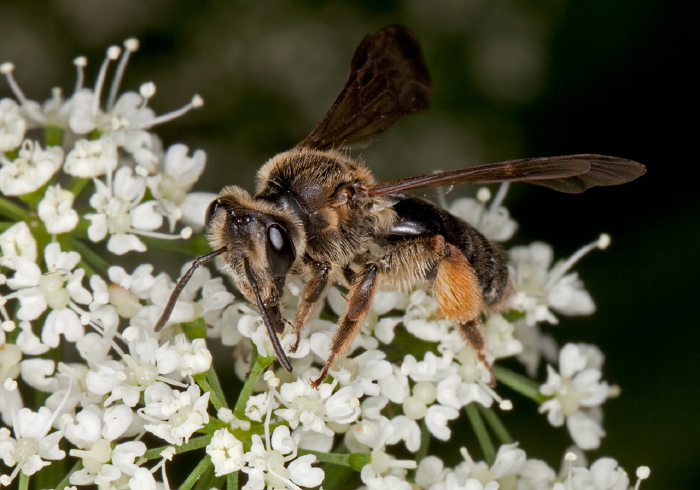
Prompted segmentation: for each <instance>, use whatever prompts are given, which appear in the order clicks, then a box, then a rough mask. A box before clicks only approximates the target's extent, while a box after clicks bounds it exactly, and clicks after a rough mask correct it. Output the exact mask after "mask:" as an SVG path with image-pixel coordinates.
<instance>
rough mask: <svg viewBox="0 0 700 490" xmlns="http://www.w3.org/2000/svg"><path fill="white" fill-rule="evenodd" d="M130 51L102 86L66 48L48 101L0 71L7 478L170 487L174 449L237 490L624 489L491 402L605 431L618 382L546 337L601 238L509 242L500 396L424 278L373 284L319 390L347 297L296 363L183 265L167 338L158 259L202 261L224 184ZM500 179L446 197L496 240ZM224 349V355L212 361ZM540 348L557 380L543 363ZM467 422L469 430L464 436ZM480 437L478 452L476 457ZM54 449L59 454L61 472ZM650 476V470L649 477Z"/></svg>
mask: <svg viewBox="0 0 700 490" xmlns="http://www.w3.org/2000/svg"><path fill="white" fill-rule="evenodd" d="M137 49H138V43H137V42H136V41H135V40H127V41H126V42H125V43H124V47H123V49H122V48H119V47H114V46H113V47H110V48H109V49H108V50H107V55H106V57H105V59H104V61H103V62H102V64H101V66H100V70H99V72H98V75H97V79H96V81H95V83H94V84H93V85H92V86H91V87H88V86H87V85H86V83H85V78H84V67H85V66H86V63H87V60H86V59H85V58H83V57H78V58H76V59H75V60H74V64H75V67H76V71H77V80H76V84H75V87H74V89H73V90H72V92H71V93H70V95H64V92H63V90H61V89H58V88H57V89H54V90H53V91H52V94H51V97H50V98H49V99H48V100H47V101H45V102H43V103H39V102H35V101H33V100H30V99H29V98H27V96H26V95H25V94H24V93H23V91H22V90H21V88H20V84H19V83H18V82H17V81H16V80H15V78H14V69H15V67H14V65H13V64H11V63H3V64H1V65H0V73H2V74H3V75H4V76H5V78H6V80H7V83H8V85H9V87H10V89H11V90H12V92H13V95H14V96H13V97H12V98H3V99H0V192H2V195H1V196H0V215H1V216H2V219H3V221H1V222H0V415H1V416H2V422H3V424H4V425H3V427H0V459H1V460H2V464H0V485H3V486H9V485H15V484H16V480H17V479H19V480H20V483H21V484H23V485H26V484H28V482H27V480H28V479H29V478H30V477H34V475H36V474H37V473H38V472H42V473H43V472H46V473H47V474H48V473H51V472H53V471H64V470H61V468H74V469H73V470H65V471H69V473H68V474H60V475H55V474H54V476H57V478H55V479H56V481H58V480H62V479H63V480H64V482H67V484H69V485H73V486H74V487H75V488H83V487H93V486H96V487H97V488H99V489H100V490H113V489H124V488H129V489H145V488H156V487H157V488H171V483H170V482H169V480H168V473H169V471H168V470H169V468H170V462H171V461H172V460H176V461H177V464H178V465H183V466H187V465H188V464H190V463H191V462H192V461H194V464H192V465H191V467H190V471H191V473H190V475H189V478H190V479H193V480H196V479H197V478H199V477H201V476H202V475H205V474H207V472H209V471H211V473H213V474H214V475H215V478H217V479H215V480H213V482H214V483H212V485H218V486H219V487H221V486H222V485H223V484H224V482H225V483H226V484H227V485H229V487H228V488H239V487H240V488H244V489H246V490H253V489H256V490H257V489H260V490H262V489H265V488H269V489H293V490H298V489H300V488H314V487H318V486H323V487H325V488H335V487H337V486H339V485H340V484H341V483H343V481H344V480H348V479H350V480H351V481H352V482H354V484H355V485H356V486H357V487H362V488H368V489H380V488H381V489H383V488H392V489H393V488H397V489H402V488H405V489H413V490H415V489H431V490H439V489H474V490H478V489H488V490H494V489H496V488H504V489H508V488H517V489H520V490H529V489H533V490H534V489H556V490H562V489H566V490H574V489H579V488H595V489H616V490H617V489H622V488H625V489H627V488H629V485H630V480H629V478H628V476H627V474H626V473H625V472H624V470H623V469H622V468H620V467H619V466H618V465H617V463H616V462H615V460H613V459H610V458H602V459H599V460H597V461H596V462H594V463H593V464H591V465H588V464H587V463H586V462H585V459H584V457H583V455H582V454H581V456H580V457H579V460H578V462H577V464H576V465H574V464H573V462H572V460H570V459H569V460H567V461H566V463H565V464H564V469H563V470H561V471H557V470H555V469H553V468H552V467H551V466H550V465H548V464H547V463H545V462H543V461H539V460H536V459H533V458H531V457H529V456H528V455H527V452H526V450H527V443H528V441H519V442H516V441H513V440H512V438H511V436H510V435H509V433H508V431H507V429H505V427H504V426H503V424H502V423H501V422H500V419H499V413H500V411H503V410H512V409H517V410H527V409H528V408H529V406H531V404H529V403H522V404H521V403H519V400H517V399H516V400H509V399H504V398H503V395H502V393H503V392H504V391H505V390H502V388H503V387H509V388H510V389H511V391H510V392H512V390H514V391H516V392H517V393H520V394H522V395H524V396H526V397H529V398H531V399H532V400H534V401H535V402H536V403H537V404H538V406H539V412H540V413H542V414H543V415H538V414H537V411H536V410H531V411H532V415H533V416H535V417H537V416H539V417H546V419H547V420H548V421H549V422H550V423H551V425H552V426H554V427H559V426H563V425H566V427H567V429H568V431H569V433H570V435H571V439H572V442H573V443H574V444H576V445H577V446H579V448H580V449H584V450H587V449H594V448H597V447H598V446H599V445H600V444H601V442H602V440H603V438H604V436H605V430H604V429H603V424H602V420H603V419H602V411H603V406H604V402H605V401H607V399H609V398H611V397H612V396H613V395H615V394H616V389H615V387H614V386H613V385H611V384H609V383H607V382H606V381H604V380H603V377H602V374H601V368H602V363H603V360H604V356H603V353H602V352H601V351H600V350H599V349H597V348H596V347H594V346H590V345H585V344H567V345H565V346H564V347H562V348H561V349H560V348H559V347H558V346H557V344H556V342H555V341H554V340H553V339H552V338H551V337H549V333H548V332H545V331H544V329H547V328H548V327H549V326H550V325H552V324H556V323H558V322H559V319H560V317H561V316H565V315H589V314H592V313H593V311H594V305H593V300H592V295H591V294H590V293H588V291H586V289H585V286H584V283H583V282H582V280H581V279H580V278H579V277H578V276H577V275H576V274H575V273H574V272H571V268H572V267H573V265H574V264H575V263H576V261H577V260H578V259H580V258H581V257H582V256H583V255H584V254H586V253H588V252H589V251H591V250H593V249H595V248H604V246H605V245H606V244H607V241H608V239H607V238H605V237H602V238H601V239H600V240H598V241H596V242H594V243H593V244H590V245H587V246H584V247H583V248H582V249H581V250H580V251H579V252H576V253H575V254H573V255H572V257H571V258H570V259H568V260H564V261H561V262H559V263H557V264H554V265H552V263H553V258H554V256H555V253H554V251H553V250H552V248H551V247H550V246H549V245H547V244H544V243H540V242H537V243H534V244H531V245H529V246H525V247H512V248H511V249H510V250H509V253H510V257H511V262H512V277H513V280H514V286H515V288H516V291H515V295H514V301H513V304H512V305H511V306H512V310H511V311H510V312H508V313H506V314H503V315H494V316H492V317H490V318H488V319H487V320H486V322H485V331H486V332H485V333H486V338H487V341H488V349H487V352H486V357H487V358H488V359H489V361H492V362H494V363H495V364H496V366H495V368H494V373H495V376H496V379H497V381H498V384H497V385H496V386H495V387H494V386H492V384H491V383H490V381H491V379H490V378H491V373H490V370H489V367H488V366H486V365H485V364H484V362H483V360H482V359H480V358H479V356H477V355H476V353H475V352H474V351H473V349H471V348H470V347H469V346H467V345H466V344H465V343H464V342H463V340H462V339H461V337H460V335H459V333H458V331H457V330H456V329H455V325H453V324H452V323H451V322H450V321H447V320H443V319H440V318H439V317H438V306H437V301H436V300H435V298H433V297H432V296H431V295H430V294H429V293H428V292H426V291H423V290H420V289H418V290H415V291H409V292H407V293H399V292H396V291H384V292H379V293H377V295H376V298H375V301H374V303H373V304H372V305H371V308H370V312H369V314H368V315H367V317H366V319H365V320H364V321H363V323H362V325H361V332H360V334H359V335H358V336H357V337H356V339H355V340H354V342H353V344H352V346H351V347H350V349H349V352H348V355H347V356H346V357H345V358H344V359H341V360H339V361H338V362H336V363H335V364H334V365H333V367H332V369H331V370H330V373H329V378H328V379H327V381H326V382H324V383H322V384H321V385H320V386H318V388H315V387H313V386H312V385H311V380H314V379H316V378H317V377H318V374H319V367H320V366H321V365H322V364H323V362H324V361H325V359H326V358H327V356H328V349H329V343H330V338H331V335H332V331H333V328H334V325H335V323H336V321H337V318H338V315H339V314H341V313H342V312H343V311H344V310H345V308H346V300H345V297H344V292H343V291H342V290H340V289H338V288H335V287H332V288H330V290H329V291H328V295H327V301H326V303H325V304H324V305H323V308H322V311H318V312H316V313H315V314H314V315H312V317H311V318H310V320H309V321H308V324H307V325H306V328H305V329H304V331H303V332H302V337H301V339H300V342H299V344H298V346H297V349H296V351H295V352H294V353H291V352H290V353H289V358H290V360H291V363H292V365H293V368H294V370H293V373H292V374H289V373H286V372H285V371H284V370H283V369H281V368H280V367H278V366H276V364H275V363H274V350H273V349H272V346H271V344H270V342H269V337H268V334H267V330H266V326H265V322H264V321H263V319H262V318H261V316H260V314H259V312H258V311H257V310H256V309H255V308H254V305H250V304H248V303H246V302H243V301H240V300H238V299H236V296H235V295H234V294H233V293H232V292H231V291H230V290H229V287H228V285H227V283H226V282H225V281H224V280H223V279H222V277H220V276H218V275H216V274H212V272H211V271H210V270H209V269H207V268H199V269H197V270H196V271H195V272H194V273H193V274H192V277H191V279H190V282H189V283H188V285H187V287H186V288H185V289H184V290H183V291H182V294H181V295H180V298H179V301H178V302H177V304H176V305H175V308H174V310H173V312H172V315H171V317H170V320H169V323H168V328H166V329H165V330H163V331H162V332H155V331H154V325H155V324H156V322H157V320H158V318H159V317H160V315H161V313H162V312H163V309H164V307H165V305H166V303H167V302H168V298H169V297H170V293H171V291H172V290H173V287H174V281H173V279H172V278H171V277H170V276H169V275H168V274H167V273H165V272H160V271H158V270H157V269H156V268H155V267H154V266H153V265H151V264H150V263H149V258H150V257H151V256H152V255H151V254H155V253H159V252H158V250H159V247H167V248H168V249H171V250H172V249H175V250H179V251H181V252H183V258H182V262H183V263H184V265H183V268H182V270H181V272H184V271H186V270H187V269H188V268H189V261H190V260H191V258H192V256H193V255H197V254H200V255H201V254H204V253H206V252H207V251H208V250H207V249H206V248H205V247H202V246H201V245H200V244H201V243H203V240H202V239H201V236H197V237H195V238H196V239H193V240H190V241H185V240H182V238H190V237H191V236H192V234H193V233H194V232H195V231H198V230H201V228H202V225H203V217H204V208H205V207H206V204H207V203H208V202H211V200H212V199H213V198H214V195H213V194H208V193H201V192H193V191H192V189H193V186H194V185H195V184H196V181H197V179H198V178H199V176H200V175H201V173H202V170H203V168H204V165H205V163H206V156H205V154H204V152H203V151H201V150H195V151H191V150H190V149H189V148H188V147H187V146H186V145H185V144H183V143H175V144H172V145H170V146H168V147H167V148H166V147H164V145H163V143H162V142H161V141H160V139H159V138H158V136H157V135H156V133H155V132H154V129H155V128H157V127H158V125H160V124H162V123H165V122H167V121H169V120H170V119H173V118H175V117H180V116H184V115H186V113H187V112H188V111H189V110H191V109H193V108H196V107H199V106H201V105H202V101H201V99H200V98H199V97H197V96H194V97H193V98H192V100H191V101H190V102H189V103H188V104H186V105H184V106H183V107H181V108H180V109H177V110H175V111H173V112H171V113H168V114H165V115H157V114H155V112H154V111H153V110H152V109H151V108H150V107H149V100H150V99H151V98H152V97H154V96H155V93H156V91H155V85H154V84H152V83H150V82H146V83H144V84H142V85H141V86H140V88H139V90H138V91H127V92H123V93H120V85H121V81H122V76H123V73H124V71H125V69H126V66H127V63H128V60H129V58H130V56H131V55H132V54H133V53H134V52H135V51H136V50H137ZM115 65H116V66H115ZM112 68H114V76H113V78H112V81H111V83H109V84H108V83H107V79H108V73H109V71H110V69H112ZM108 85H109V86H108ZM506 191H507V186H502V187H501V188H500V189H499V191H498V192H497V193H496V197H495V198H494V199H491V194H490V191H486V190H480V191H479V192H478V194H477V198H476V199H471V198H466V199H458V200H456V201H454V202H453V203H451V205H450V210H451V211H452V212H453V213H454V214H455V215H458V216H462V217H463V218H464V219H467V220H469V221H470V222H471V223H473V224H474V225H475V226H476V227H477V228H478V229H480V230H481V231H482V232H483V233H484V234H485V235H486V236H487V237H489V238H490V239H492V240H494V241H498V242H506V241H507V240H508V239H510V238H511V236H512V235H513V234H514V233H515V231H516V229H517V223H516V222H515V221H514V220H513V219H512V218H511V217H510V215H509V213H508V211H507V209H506V208H505V206H504V204H503V203H504V201H505V197H506ZM203 203H204V204H203ZM166 241H167V242H166ZM105 250H106V251H105ZM130 252H138V253H139V257H140V258H142V263H141V264H140V265H138V266H137V267H135V268H131V267H126V266H125V265H124V264H123V263H122V262H121V256H122V255H124V254H127V253H130ZM106 253H111V254H113V255H111V256H110V258H109V260H105V258H104V254H106ZM301 291H303V285H300V284H299V283H298V282H295V281H291V282H290V283H289V284H288V285H287V286H286V291H285V297H286V302H285V305H284V311H283V314H284V316H285V318H290V317H292V316H293V311H294V309H295V306H297V303H298V301H299V300H300V296H301V294H302V293H301ZM294 341H295V339H294V336H293V335H290V334H287V335H285V336H284V337H283V339H282V344H283V346H284V347H285V348H286V349H287V350H289V347H290V345H292V344H293V343H294ZM214 345H216V346H217V349H218V350H219V351H221V352H226V354H225V355H220V356H218V359H219V361H220V360H221V359H225V361H224V363H222V364H221V365H219V366H216V367H217V369H216V370H215V369H214V366H213V359H214V356H212V354H211V352H210V350H209V348H210V347H212V346H214ZM508 358H517V359H518V360H519V361H521V362H522V364H523V371H524V374H523V373H518V372H515V371H514V370H511V369H507V368H505V367H503V366H501V360H503V359H508ZM542 359H545V360H546V361H547V366H546V379H540V378H539V377H538V375H537V373H538V372H540V371H543V370H544V368H543V369H539V368H540V367H541V360H542ZM222 368H223V370H222ZM217 371H218V372H219V373H220V374H222V376H223V375H224V374H225V375H226V376H227V381H226V382H225V383H220V382H219V374H217ZM232 378H235V379H232ZM36 393H40V396H34V395H35V394H36ZM28 395H29V396H28ZM40 399H41V400H45V401H44V402H43V404H41V405H39V406H34V405H33V404H32V403H33V402H34V401H35V400H40ZM229 404H230V405H229ZM460 418H466V419H467V420H468V421H469V422H470V423H471V425H472V426H473V427H474V429H475V433H476V434H477V438H476V439H475V438H472V437H471V435H465V434H463V433H461V432H460V429H458V427H462V426H463V425H462V424H460V425H458V424H457V422H456V421H457V419H460ZM552 430H556V429H552ZM491 434H493V435H494V436H495V438H496V439H493V440H492V438H491ZM543 437H546V436H543ZM474 440H478V443H479V446H480V449H481V453H482V454H483V455H484V459H483V460H475V459H474V458H473V457H472V456H471V454H476V452H475V449H476V448H475V447H473V446H475V445H476V443H473V442H472V441H474ZM59 444H60V446H59ZM439 444H457V446H455V447H462V446H465V445H466V446H470V447H469V448H467V447H463V448H462V449H461V450H460V455H461V456H462V460H460V462H458V463H457V464H456V465H454V466H449V465H447V464H446V463H445V462H444V461H442V460H441V459H440V458H439V457H438V456H437V455H436V454H439V452H438V451H436V450H435V448H436V447H437V446H438V445H439ZM564 449H565V448H562V453H563V452H564ZM197 451H198V452H197ZM204 451H205V452H206V454H207V455H208V457H204V458H203V454H204ZM182 453H190V454H189V455H184V454H182ZM190 455H193V456H192V457H190ZM61 460H63V461H64V462H66V463H67V464H65V465H62V466H58V465H55V464H53V462H56V461H61ZM76 463H80V464H79V465H76ZM339 469H340V470H342V471H340V470H339ZM646 476H648V471H646V470H642V471H640V472H638V478H639V480H638V482H637V485H638V484H639V481H641V479H643V478H646ZM207 481H209V480H207Z"/></svg>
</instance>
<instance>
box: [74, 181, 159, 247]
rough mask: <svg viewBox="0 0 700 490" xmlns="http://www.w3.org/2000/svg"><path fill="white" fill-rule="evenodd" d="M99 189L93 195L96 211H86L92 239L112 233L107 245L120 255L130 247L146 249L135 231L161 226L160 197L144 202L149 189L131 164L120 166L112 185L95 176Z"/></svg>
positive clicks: (99, 238)
mask: <svg viewBox="0 0 700 490" xmlns="http://www.w3.org/2000/svg"><path fill="white" fill-rule="evenodd" d="M95 185H96V187H97V190H96V192H95V194H93V195H92V197H91V198H90V205H91V206H92V207H93V208H94V209H95V210H96V211H97V213H91V214H86V215H85V217H86V218H88V219H89V220H90V221H91V224H90V227H89V228H88V237H89V238H90V240H92V241H93V242H99V241H101V240H103V239H104V238H105V237H106V236H107V234H109V235H110V237H109V241H108V242H107V249H108V250H109V251H110V252H112V253H115V254H117V255H122V254H125V253H126V252H129V251H131V250H136V251H139V252H144V251H145V250H146V245H144V244H143V242H142V241H141V240H139V238H138V237H137V236H136V234H148V232H152V231H153V230H156V229H158V228H160V226H161V225H162V224H163V217H162V216H161V215H159V214H158V213H156V212H155V209H154V208H155V206H157V204H158V202H157V201H146V202H144V203H141V200H142V199H143V196H144V193H145V192H146V182H145V180H144V179H143V178H142V177H140V176H137V175H133V173H132V170H131V168H129V167H121V168H119V169H118V170H117V171H116V172H115V174H114V179H113V181H112V185H111V186H107V185H106V184H104V183H102V182H101V181H99V180H95Z"/></svg>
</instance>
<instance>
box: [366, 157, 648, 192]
mask: <svg viewBox="0 0 700 490" xmlns="http://www.w3.org/2000/svg"><path fill="white" fill-rule="evenodd" d="M645 172H646V167H644V165H642V164H640V163H637V162H634V161H632V160H625V159H624V158H616V157H609V156H605V155H588V154H584V155H567V156H559V157H541V158H524V159H521V160H508V161H505V162H500V163H491V164H486V165H479V166H476V167H469V168H463V169H458V170H447V171H444V172H437V173H433V174H428V175H420V176H418V177H409V178H407V179H399V180H393V181H391V182H384V183H381V184H377V185H375V186H373V187H371V188H370V190H369V192H370V196H384V195H388V194H395V193H399V192H403V191H407V190H410V189H420V188H425V187H441V186H446V185H456V184H493V183H496V182H530V183H532V184H537V185H541V186H544V187H549V188H550V189H554V190H556V191H559V192H566V193H569V194H578V193H580V192H583V191H585V190H586V189H588V188H590V187H595V186H599V185H617V184H624V183H625V182H629V181H631V180H634V179H636V178H637V177H640V176H642V175H644V173H645Z"/></svg>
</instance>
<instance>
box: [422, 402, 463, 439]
mask: <svg viewBox="0 0 700 490" xmlns="http://www.w3.org/2000/svg"><path fill="white" fill-rule="evenodd" d="M457 417H459V411H458V410H457V409H455V408H452V407H447V406H444V405H439V404H436V405H431V406H429V407H428V411H427V412H426V414H425V426H426V427H427V428H428V430H429V431H430V433H431V434H433V435H434V436H435V437H436V438H438V439H440V440H441V441H447V440H449V439H450V436H451V435H452V431H451V430H450V428H449V427H447V422H448V421H450V420H454V419H456V418H457Z"/></svg>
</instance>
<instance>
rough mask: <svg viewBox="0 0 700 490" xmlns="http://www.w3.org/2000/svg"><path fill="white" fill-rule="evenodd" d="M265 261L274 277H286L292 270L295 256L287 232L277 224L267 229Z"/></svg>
mask: <svg viewBox="0 0 700 490" xmlns="http://www.w3.org/2000/svg"><path fill="white" fill-rule="evenodd" d="M266 233H267V260H268V263H269V264H270V270H271V271H272V275H273V276H274V277H283V276H286V275H287V273H288V272H289V270H290V269H291V268H292V264H293V263H294V259H295V258H296V254H295V252H294V244H293V243H292V239H291V238H289V234H287V230H285V229H284V228H283V227H282V226H280V225H279V224H277V223H274V224H271V225H270V226H268V227H267V230H266Z"/></svg>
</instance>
